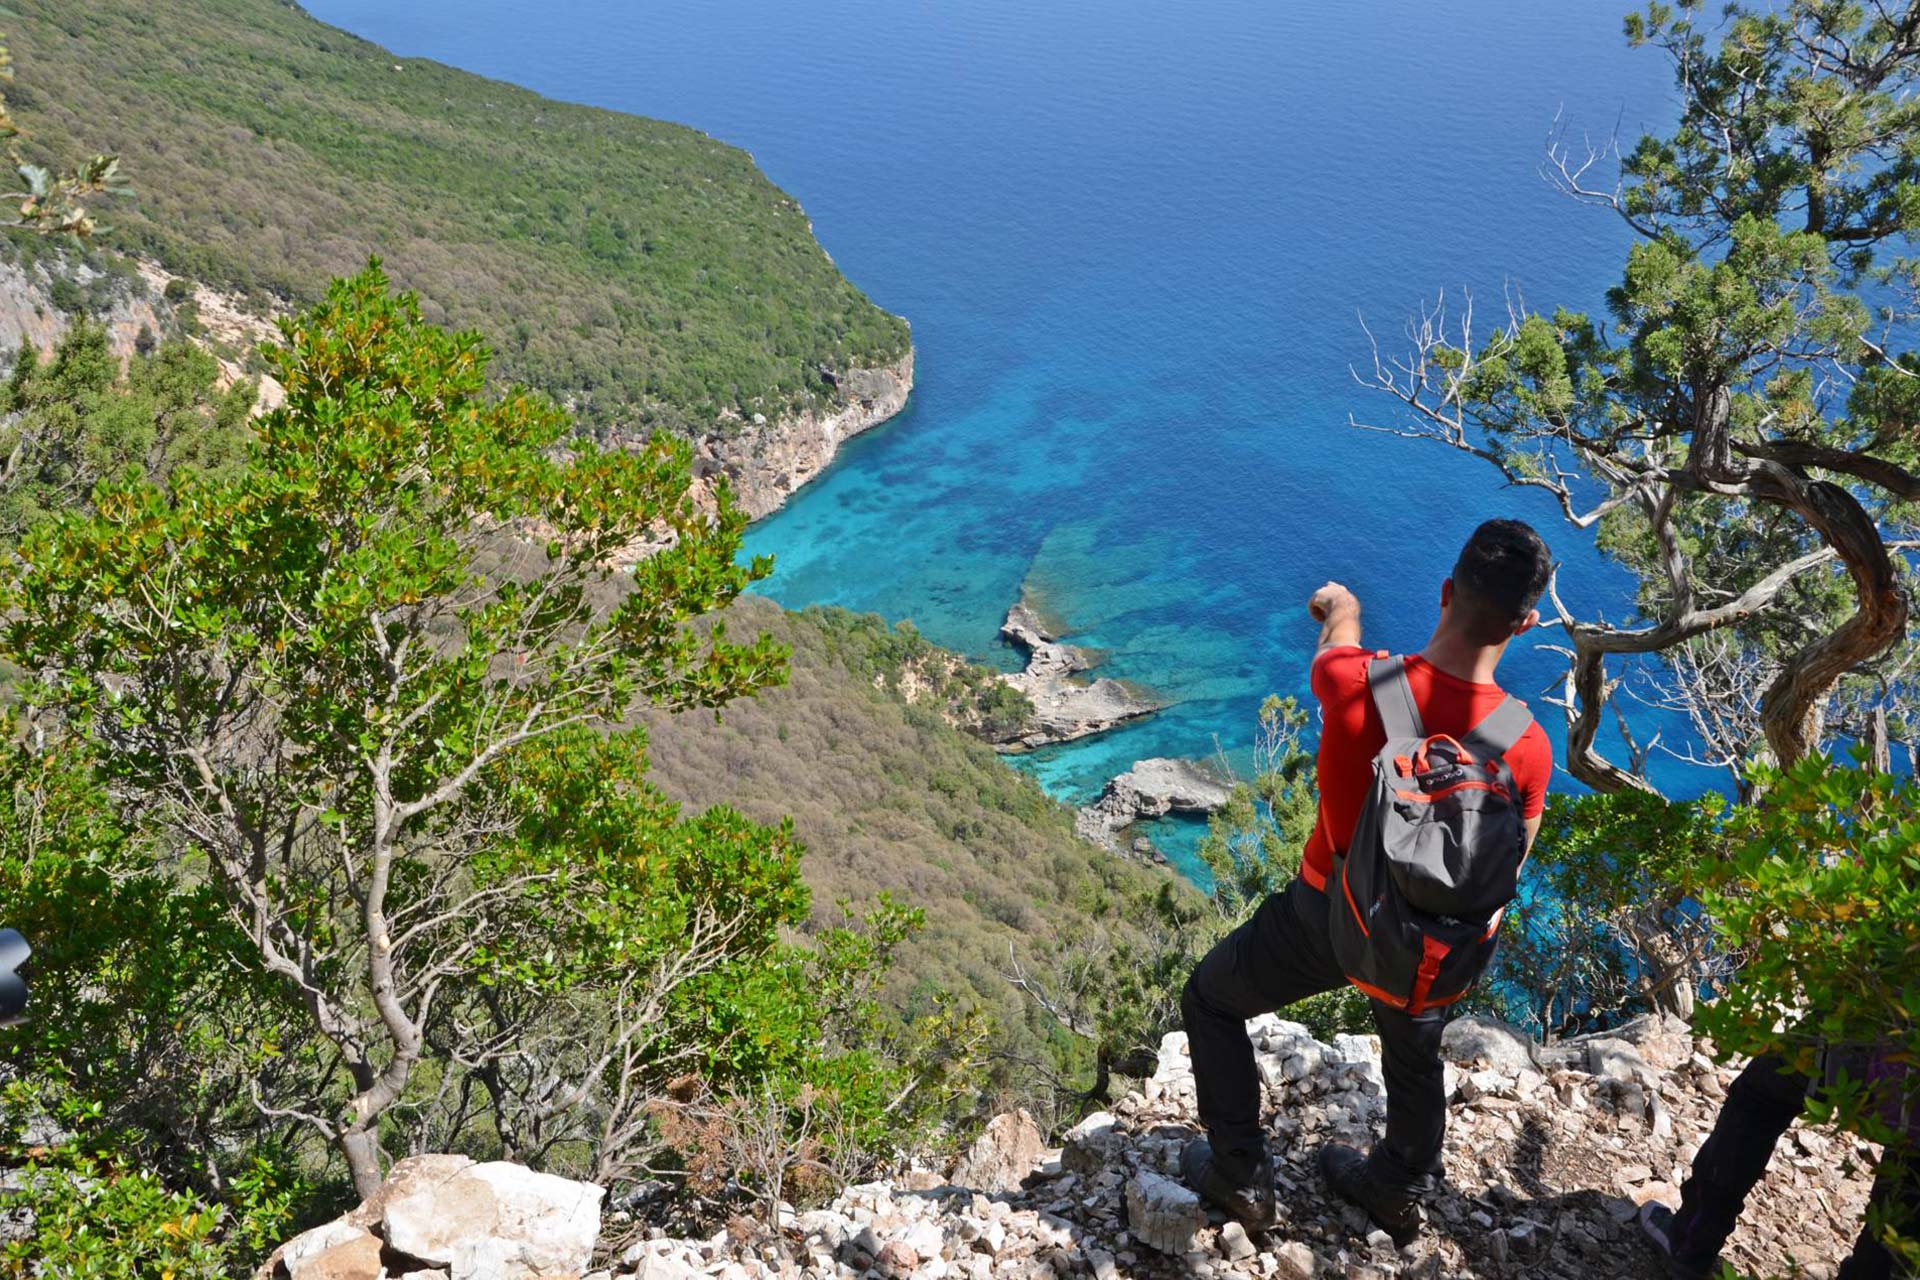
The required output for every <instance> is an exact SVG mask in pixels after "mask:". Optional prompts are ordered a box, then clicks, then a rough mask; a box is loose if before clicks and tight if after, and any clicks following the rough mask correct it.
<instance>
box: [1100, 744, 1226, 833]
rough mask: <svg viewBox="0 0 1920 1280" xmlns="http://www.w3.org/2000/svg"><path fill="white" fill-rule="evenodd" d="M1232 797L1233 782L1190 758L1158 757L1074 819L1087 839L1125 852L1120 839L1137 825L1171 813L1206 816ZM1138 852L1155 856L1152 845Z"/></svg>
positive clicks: (1126, 775)
mask: <svg viewBox="0 0 1920 1280" xmlns="http://www.w3.org/2000/svg"><path fill="white" fill-rule="evenodd" d="M1232 796H1233V787H1232V784H1231V783H1230V782H1228V781H1227V780H1226V779H1224V778H1222V777H1220V776H1219V775H1218V774H1216V773H1215V772H1214V771H1213V770H1212V769H1209V768H1208V767H1206V766H1205V765H1201V764H1197V763H1195V762H1194V761H1191V760H1170V759H1167V758H1165V757H1156V758H1154V759H1151V760H1142V761H1140V762H1139V763H1138V764H1136V765H1134V766H1133V768H1131V769H1129V770H1127V771H1126V772H1125V773H1123V774H1121V775H1119V776H1118V777H1116V778H1112V779H1110V780H1109V781H1108V782H1107V785H1106V788H1105V790H1103V791H1102V792H1101V793H1100V798H1099V799H1098V800H1095V801H1094V802H1093V803H1092V804H1090V805H1086V806H1085V807H1083V808H1081V809H1080V810H1079V812H1077V813H1076V814H1075V815H1074V821H1073V829H1074V831H1075V832H1077V833H1078V834H1079V835H1080V836H1081V838H1082V839H1086V840H1091V841H1093V842H1094V843H1095V844H1098V845H1104V846H1105V847H1106V848H1108V849H1112V850H1114V851H1115V852H1118V851H1119V850H1120V835H1121V833H1122V832H1123V831H1125V830H1126V829H1127V828H1128V827H1130V826H1132V825H1133V824H1134V823H1136V822H1140V821H1142V820H1143V819H1148V818H1164V817H1166V816H1167V815H1168V814H1170V813H1181V814H1197V815H1205V814H1210V813H1213V812H1214V811H1216V810H1218V809H1221V808H1223V807H1224V806H1225V805H1226V803H1227V801H1228V800H1229V799H1231V798H1232ZM1139 843H1140V842H1138V841H1136V842H1135V851H1136V852H1141V853H1148V854H1150V853H1151V849H1152V846H1151V845H1150V844H1149V845H1148V846H1147V848H1146V849H1138V848H1137V846H1138V844H1139Z"/></svg>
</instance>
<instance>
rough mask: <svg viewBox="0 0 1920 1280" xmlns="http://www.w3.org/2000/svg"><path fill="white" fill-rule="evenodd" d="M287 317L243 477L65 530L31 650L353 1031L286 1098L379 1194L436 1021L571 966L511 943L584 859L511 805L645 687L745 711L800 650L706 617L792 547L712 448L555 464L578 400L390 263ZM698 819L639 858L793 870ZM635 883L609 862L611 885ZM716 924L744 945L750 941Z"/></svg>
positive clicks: (271, 968)
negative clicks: (396, 1121) (561, 401)
mask: <svg viewBox="0 0 1920 1280" xmlns="http://www.w3.org/2000/svg"><path fill="white" fill-rule="evenodd" d="M282 328H283V333H284V335H285V340H286V345H285V347H284V348H281V349H279V350H276V351H273V352H270V353H269V363H270V365H271V366H272V368H273V370H274V372H275V374H276V376H277V377H278V379H279V380H280V382H281V383H282V385H284V386H285V387H286V390H287V398H286V402H285V404H284V405H282V406H281V408H279V409H277V410H276V411H274V412H273V413H271V414H269V415H267V416H266V417H265V418H264V419H262V420H261V422H260V424H259V432H258V436H257V438H256V440H255V441H254V443H253V445H252V448H251V450H250V453H249V458H248V465H247V466H246V467H245V469H244V470H243V471H242V472H240V473H239V474H238V475H237V476H234V477H231V478H226V479H220V478H213V477H203V476H200V475H198V474H176V475H175V476H174V478H173V479H172V481H171V482H170V483H169V484H168V485H167V486H165V487H162V486H160V485H157V484H154V483H152V482H149V481H137V482H115V483H111V484H107V485H104V486H102V488H101V489H100V490H99V491H98V492H97V494H96V500H95V505H96V508H97V509H96V510H95V511H94V512H90V513H73V514H69V515H66V516H62V517H59V518H57V519H55V520H53V521H51V522H50V523H48V524H46V525H43V526H41V527H40V528H38V529H36V530H35V531H34V532H33V533H31V534H30V535H29V536H28V537H27V538H26V540H25V541H24V543H23V544H22V546H21V549H20V572H19V577H18V579H17V581H15V582H13V583H10V584H8V586H7V589H6V592H5V596H6V609H7V613H8V617H9V624H8V627H7V632H6V635H7V642H6V643H7V650H8V656H9V657H11V658H12V659H13V660H14V661H16V662H18V663H19V664H20V665H21V666H22V667H23V668H25V669H26V670H28V671H30V672H32V673H34V674H35V676H36V677H37V679H36V683H35V687H34V689H33V696H34V697H35V699H36V700H38V701H39V702H40V703H42V704H44V705H45V706H47V707H48V708H50V709H53V710H57V711H58V712H60V713H62V714H64V715H65V716H66V717H68V718H69V720H70V722H71V724H72V725H73V727H74V728H75V729H76V730H77V731H79V732H81V733H84V734H85V735H86V736H87V737H88V738H89V739H90V740H91V741H93V742H94V743H96V744H97V750H98V756H99V761H100V767H101V769H102V770H103V772H104V775H105V776H106V778H107V779H108V780H109V782H110V784H111V785H112V786H113V787H114V789H115V790H116V792H117V793H119V794H121V795H125V796H129V797H137V801H136V803H137V804H138V806H139V808H140V811H141V817H142V822H143V823H144V824H145V825H146V827H147V828H148V829H149V830H152V831H154V832H156V833H164V834H165V835H166V836H168V837H169V838H171V839H172V840H173V841H175V842H177V845H178V847H179V848H180V849H181V850H182V853H183V856H187V857H190V858H193V859H197V860H199V865H200V866H201V867H203V869H204V874H205V876H206V877H207V879H208V881H209V883H211V884H213V885H214V886H216V887H217V889H218V891H219V894H220V896H221V900H222V903H223V906H224V908H225V909H226V911H227V913H228V915H229V918H230V919H231V920H232V921H233V922H234V924H235V925H236V927H238V928H239V929H240V930H241V931H242V933H243V934H244V936H245V937H246V939H247V941H248V943H249V944H250V946H251V948H252V951H253V959H254V961H255V962H256V963H257V964H258V965H259V966H261V967H262V968H263V969H264V970H265V971H266V972H267V973H269V974H271V975H273V976H274V977H275V978H276V979H277V980H278V981H279V982H280V983H281V984H282V986H283V989H284V990H285V991H286V993H287V994H288V995H289V997H290V998H292V999H293V1000H295V1001H297V1002H298V1004H299V1006H300V1007H301V1009H302V1012H303V1015H304V1019H305V1021H306V1023H307V1025H308V1026H309V1027H310V1028H311V1029H312V1030H314V1031H315V1032H317V1034H318V1035H319V1036H320V1037H322V1038H323V1039H324V1040H325V1041H326V1043H327V1044H328V1045H329V1046H330V1047H331V1050H332V1052H333V1054H334V1055H335V1060H336V1061H337V1064H338V1068H337V1078H338V1079H340V1080H341V1081H342V1082H343V1083H342V1084H341V1085H340V1086H339V1088H340V1093H341V1096H340V1097H338V1098H330V1097H322V1098H316V1099H312V1100H310V1102H311V1108H312V1109H309V1108H308V1107H306V1106H300V1105H299V1104H298V1102H282V1103H280V1104H268V1106H267V1107H266V1110H267V1112H268V1114H270V1115H278V1116H281V1117H283V1118H295V1119H299V1120H300V1121H302V1122H304V1123H306V1124H308V1125H311V1126H312V1127H313V1128H314V1129H315V1130H317V1131H319V1132H321V1133H323V1134H324V1135H325V1136H326V1137H327V1138H329V1139H330V1140H331V1141H333V1142H334V1143H335V1144H337V1146H338V1148H339V1150H340V1152H341V1154H342V1155H343V1156H344V1157H345V1159H346V1161H347V1165H348V1167H349V1169H350V1171H351V1173H352V1176H353V1180H354V1184H355V1187H356V1190H358V1191H360V1192H361V1193H363V1194H365V1193H368V1192H370V1191H371V1190H372V1189H373V1188H374V1187H375V1186H376V1185H377V1184H378V1182H379V1179H380V1176H381V1164H380V1132H381V1122H382V1119H383V1117H385V1116H386V1115H387V1113H388V1112H389V1111H390V1110H391V1109H392V1108H394V1107H395V1105H396V1104H397V1103H399V1102H400V1101H401V1100H402V1099H403V1097H405V1096H406V1094H407V1092H408V1088H409V1085H410V1084H411V1083H412V1082H413V1079H414V1074H415V1071H416V1068H418V1067H419V1066H420V1064H421V1062H422V1060H423V1058H425V1057H427V1056H428V1055H429V1054H431V1053H432V1052H433V1051H434V1049H435V1047H436V1046H435V1043H434V1041H433V1040H432V1039H430V1036H431V1035H432V1034H433V1032H434V1029H435V1027H436V1025H437V1024H436V1022H435V1019H436V1016H437V1015H438V1013H439V1011H441V1010H443V1009H445V1008H446V1007H447V1006H449V1005H457V1004H459V1003H460V1002H461V1001H462V999H463V998H464V997H465V995H466V989H467V987H468V984H470V983H475V984H479V985H485V982H486V981H496V982H497V981H500V980H501V979H502V978H503V977H515V976H517V975H519V974H525V973H531V974H533V975H534V976H536V977H537V976H538V968H539V965H540V964H544V963H546V961H545V958H544V955H542V956H541V957H539V958H538V962H537V963H536V962H535V959H534V958H532V957H527V956H514V955H512V954H511V951H512V948H511V937H512V931H513V929H514V928H516V927H517V926H518V925H520V924H521V923H523V922H524V921H525V920H526V919H527V918H528V915H529V914H530V911H529V904H530V903H532V902H537V901H538V900H539V899H540V895H541V891H542V889H543V887H547V886H550V885H552V884H553V883H554V882H555V881H557V880H558V879H559V878H560V877H561V875H562V872H561V870H560V869H559V868H558V867H557V866H554V865H553V857H554V853H553V849H552V848H551V847H550V846H546V845H543V844H542V843H540V842H538V841H533V842H529V840H528V839H527V832H526V829H525V823H524V822H523V820H522V819H523V814H522V813H520V812H517V811H516V810H515V809H514V808H513V807H512V805H511V799H510V798H511V797H512V795H513V794H514V792H513V790H512V787H513V777H514V771H515V770H516V769H520V768H524V767H530V766H529V761H530V759H531V757H529V756H527V755H526V753H527V752H529V751H531V750H534V749H536V748H538V749H549V748H551V747H552V746H553V745H554V744H556V743H560V742H562V741H564V740H565V739H566V735H568V734H570V733H573V732H574V731H578V730H583V729H588V728H595V727H604V726H612V725H617V724H618V723H619V722H620V721H621V720H622V719H623V718H624V717H625V716H626V715H627V714H628V713H629V711H630V710H631V709H632V708H633V707H634V706H635V705H636V704H638V703H640V702H643V701H645V702H651V703H654V704H656V705H660V706H665V707H669V708H698V707H708V708H712V707H718V706H720V705H722V704H724V703H725V702H726V701H728V700H729V699H731V698H734V697H737V696H739V695H742V694H745V693H750V692H752V691H753V690H755V689H757V688H761V687H764V686H765V685H767V684H768V683H770V682H773V681H775V680H777V679H779V678H780V675H781V671H782V657H783V655H782V653H781V651H780V650H779V648H778V647H777V646H775V645H773V644H772V643H771V642H770V641H766V640H764V639H763V640H761V641H757V642H753V643H748V644H737V643H734V642H732V641H730V640H729V639H728V638H727V637H726V635H725V632H724V628H722V627H721V626H719V625H717V624H716V625H714V626H712V627H710V628H708V629H707V630H706V631H705V632H704V633H696V632H695V631H694V630H693V629H691V628H690V627H689V626H688V625H687V624H689V623H690V622H691V621H693V620H695V619H697V618H699V617H701V616H702V615H705V614H707V613H709V612H711V611H712V610H714V609H716V608H718V607H720V606H723V605H725V604H726V603H727V602H729V601H730V600H732V599H733V598H734V597H735V596H736V595H737V594H738V593H739V592H740V591H741V590H742V589H743V588H744V587H745V586H746V585H747V584H748V583H749V582H751V581H753V580H754V579H755V578H756V577H759V576H762V575H764V574H765V573H766V572H767V565H766V563H765V562H764V561H756V562H754V563H753V564H751V565H742V564H739V563H737V562H736V560H735V555H736V552H737V550H738V547H739V540H740V533H741V531H742V529H743V527H744V524H745V521H744V518H743V517H742V516H741V515H740V514H739V513H738V512H736V511H735V510H734V509H733V508H732V506H731V504H730V503H728V502H727V501H725V500H724V499H723V500H722V501H721V504H720V509H719V513H718V515H717V516H716V517H712V518H709V517H707V516H705V515H703V514H702V513H701V512H700V511H699V510H698V509H697V507H696V506H695V504H694V503H693V502H692V500H691V499H690V498H689V497H688V484H689V456H688V451H687V449H686V448H685V446H683V445H675V444H671V443H668V442H665V441H656V442H655V443H653V444H652V445H650V446H649V447H647V448H645V449H642V450H636V451H632V452H626V451H619V452H603V451H601V450H598V449H595V448H592V447H588V446H580V445H575V446H574V447H573V448H572V450H571V452H569V453H567V454H565V455H564V456H562V455H557V454H556V453H555V452H554V450H555V448H556V446H558V445H560V444H561V443H562V441H564V440H565V439H566V438H567V435H568V426H569V424H568V421H567V419H566V416H565V415H564V414H563V413H561V412H560V411H559V410H558V409H556V408H555V407H554V406H552V405H551V404H550V403H548V402H546V401H544V400H542V399H540V398H538V397H535V396H532V395H529V394H526V393H524V392H519V391H514V392H509V393H508V394H506V395H505V396H503V397H501V398H498V399H489V398H487V397H486V396H485V394H484V390H483V388H484V380H485V371H486V365H487V353H486V351H485V348H484V347H483V346H482V345H481V343H480V341H479V339H478V338H477V337H476V336H474V335H472V334H448V333H445V332H443V331H441V330H439V329H436V328H434V327H433V326H431V325H428V324H426V323H424V322H423V321H422V320H421V318H420V314H419V308H418V304H417V302H416V301H415V300H414V299H413V298H412V297H411V296H408V295H400V296H397V297H396V296H392V295H390V294H389V292H388V286H387V281H386V278H385V276H384V275H383V274H382V273H381V271H380V270H379V268H378V265H377V264H375V265H374V266H371V267H369V269H368V270H367V271H365V272H364V273H362V274H361V275H359V276H357V277H355V278H353V279H352V280H347V281H341V282H338V283H336V284H335V285H334V287H333V288H332V289H331V290H329V292H328V296H327V299H326V301H325V302H323V303H322V304H320V305H319V306H317V307H315V308H314V309H313V310H311V311H309V312H307V313H305V314H304V315H302V316H300V317H299V318H297V319H293V320H289V321H285V322H283V326H282ZM642 539H648V540H651V541H653V542H656V543H664V544H665V545H664V547H663V548H662V549H661V550H659V551H658V552H657V553H655V554H653V555H652V556H650V557H648V558H646V559H644V560H642V561H640V562H639V563H638V564H637V565H636V566H635V568H634V569H633V570H632V573H631V575H630V579H631V580H630V582H628V583H626V584H622V583H620V582H619V581H618V580H617V577H616V572H615V570H614V569H613V568H612V567H611V563H612V561H613V559H614V558H615V557H616V556H618V555H619V554H620V553H621V552H623V551H624V550H626V549H627V548H628V547H629V546H631V545H632V544H634V543H636V542H639V541H641V540H642ZM651 816H652V817H653V818H656V819H658V820H660V821H661V822H663V823H664V822H665V818H666V815H665V814H664V813H663V812H662V811H660V810H657V809H655V810H653V811H652V813H651ZM703 824H704V826H705V828H706V830H701V828H702V826H703ZM690 826H691V827H692V828H693V830H692V831H685V830H681V829H679V828H677V827H671V828H667V829H659V828H655V829H653V830H645V829H643V830H641V831H637V832H633V833H630V834H629V836H628V838H627V843H626V844H625V846H624V850H625V851H626V852H627V853H628V854H630V855H632V856H633V857H639V856H643V855H640V854H638V853H637V852H636V850H637V848H638V847H643V846H644V845H645V844H646V843H647V842H648V841H649V840H652V841H655V842H657V843H660V844H668V843H671V842H674V841H704V842H708V843H710V844H711V845H712V846H713V852H714V853H716V854H723V853H724V852H725V850H727V849H728V848H729V847H731V848H733V849H735V850H737V851H740V856H744V857H749V858H772V859H774V860H775V861H778V860H779V858H780V857H781V856H782V855H781V852H780V846H781V844H782V842H783V841H784V840H785V839H786V837H784V836H783V835H782V834H781V833H780V832H777V831H769V830H766V829H763V828H753V827H751V826H750V825H749V824H745V823H744V822H742V821H740V820H738V819H729V818H728V817H727V816H726V815H723V814H722V815H710V816H709V817H707V818H705V819H696V820H694V821H693V822H692V823H691V824H690ZM582 838H584V834H582ZM573 839H574V833H572V832H569V834H568V841H567V843H569V844H571V843H572V842H573ZM543 859H545V861H543ZM609 862H610V863H613V864H620V863H623V862H630V858H629V859H622V858H618V857H616V858H612V859H609ZM636 873H638V869H637V868H634V867H632V866H631V865H611V866H608V867H606V868H605V869H604V873H603V869H602V868H601V867H600V866H599V865H597V864H596V865H593V866H591V867H590V868H589V870H588V872H587V873H586V874H589V875H591V876H602V877H603V878H602V879H600V880H593V879H590V880H589V881H588V884H587V885H586V886H583V888H585V889H587V890H588V891H589V901H591V894H592V893H600V892H603V891H604V892H607V893H617V892H618V891H619V890H620V888H621V885H622V884H623V878H625V877H627V876H629V875H632V874H636ZM688 897H689V899H690V902H689V909H690V910H691V909H693V908H694V906H695V905H696V904H697V903H698V898H697V896H696V895H692V894H689V895H688ZM776 914H778V913H777V912H776ZM708 915H709V916H710V917H711V918H712V919H713V921H714V924H713V929H714V931H715V932H713V933H711V934H709V935H707V947H708V948H709V949H710V950H711V949H717V950H719V951H721V952H725V951H726V949H727V946H728V945H729V943H730V942H731V940H732V938H733V937H734V931H735V930H736V929H743V928H744V927H745V926H742V925H739V924H738V923H737V922H736V921H735V919H734V914H733V913H732V912H731V911H729V910H727V909H726V908H724V907H717V908H713V909H711V910H709V911H708ZM502 952H505V953H507V954H504V955H502V954H501V953H502ZM529 966H531V968H529ZM676 990H677V988H676ZM455 1034H456V1035H458V1033H457V1032H456V1033H455ZM498 1041H499V1037H494V1038H493V1039H491V1040H489V1039H487V1038H486V1037H484V1036H481V1037H476V1038H475V1039H474V1040H467V1039H466V1038H465V1037H464V1036H459V1038H458V1039H457V1041H456V1043H455V1044H452V1045H447V1046H446V1052H449V1053H452V1052H455V1050H456V1048H457V1050H458V1052H459V1053H460V1054H469V1053H470V1054H472V1055H478V1056H484V1055H485V1054H486V1052H487V1049H488V1046H489V1045H490V1044H497V1043H498Z"/></svg>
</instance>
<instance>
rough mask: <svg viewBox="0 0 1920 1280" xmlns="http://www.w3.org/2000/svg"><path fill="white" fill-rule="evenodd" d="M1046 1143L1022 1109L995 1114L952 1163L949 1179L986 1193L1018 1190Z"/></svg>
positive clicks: (1034, 1165) (1043, 1150)
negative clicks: (956, 1162)
mask: <svg viewBox="0 0 1920 1280" xmlns="http://www.w3.org/2000/svg"><path fill="white" fill-rule="evenodd" d="M1046 1146H1047V1143H1046V1139H1045V1138H1044V1137H1042V1136H1041V1133H1040V1126H1039V1125H1037V1124H1035V1123H1034V1122H1033V1117H1032V1116H1030V1115H1028V1114H1027V1113H1026V1112H1025V1111H1024V1110H1023V1111H1013V1112H1008V1113H1006V1114H1004V1115H998V1116H995V1117H994V1118H993V1119H991V1120H989V1121H987V1127H986V1128H985V1129H984V1130H982V1131H981V1134H980V1136H979V1137H978V1138H976V1139H975V1140H974V1143H973V1146H971V1147H970V1148H968V1149H967V1153H966V1154H965V1155H964V1156H962V1157H960V1163H959V1164H957V1165H955V1166H954V1170H953V1181H954V1183H955V1185H957V1186H962V1187H971V1188H973V1189H974V1190H976V1191H985V1192H988V1193H990V1194H991V1193H994V1192H1011V1191H1018V1190H1019V1189H1020V1184H1021V1183H1022V1182H1023V1181H1025V1180H1026V1177H1027V1175H1028V1174H1030V1173H1032V1172H1033V1171H1034V1169H1035V1167H1037V1166H1038V1165H1039V1164H1040V1161H1041V1158H1042V1154H1043V1153H1044V1152H1045V1150H1046Z"/></svg>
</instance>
